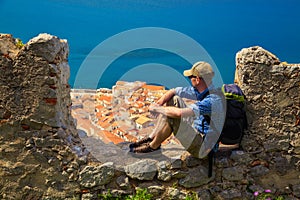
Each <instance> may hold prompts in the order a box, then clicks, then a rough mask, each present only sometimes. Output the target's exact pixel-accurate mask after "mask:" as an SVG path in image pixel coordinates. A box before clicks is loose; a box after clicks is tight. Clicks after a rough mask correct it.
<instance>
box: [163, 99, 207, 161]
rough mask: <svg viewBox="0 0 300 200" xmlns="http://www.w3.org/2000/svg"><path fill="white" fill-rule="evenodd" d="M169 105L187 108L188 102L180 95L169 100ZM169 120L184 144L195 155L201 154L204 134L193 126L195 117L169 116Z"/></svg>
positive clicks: (174, 132)
mask: <svg viewBox="0 0 300 200" xmlns="http://www.w3.org/2000/svg"><path fill="white" fill-rule="evenodd" d="M167 106H175V107H178V108H186V107H187V106H186V104H185V102H184V101H183V99H182V98H180V97H179V96H174V97H173V98H172V99H170V100H169V101H168V102H167ZM167 122H168V123H169V125H170V127H171V128H172V131H173V134H174V135H175V137H176V138H177V139H178V140H179V141H180V143H181V144H182V146H183V147H184V148H185V149H186V150H187V151H188V152H189V153H190V154H192V155H193V156H195V157H197V156H198V155H199V150H200V147H201V144H202V142H203V135H202V134H201V133H199V132H198V131H197V130H196V129H195V128H194V127H193V117H183V118H181V119H179V118H171V117H168V118H167Z"/></svg>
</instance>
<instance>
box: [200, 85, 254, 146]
mask: <svg viewBox="0 0 300 200" xmlns="http://www.w3.org/2000/svg"><path fill="white" fill-rule="evenodd" d="M220 90H221V91H220ZM212 93H217V94H219V95H224V98H225V100H226V117H225V122H224V126H223V129H222V132H221V135H220V138H219V140H218V142H221V143H223V144H228V145H230V144H237V143H240V142H241V140H242V138H243V135H244V130H245V129H247V127H248V123H247V116H246V112H245V95H244V93H243V92H242V90H241V88H240V87H239V86H238V85H236V84H224V85H223V86H222V88H220V89H219V90H216V91H212ZM208 94H209V92H207V94H205V96H204V98H205V97H206V96H207V95H208ZM204 118H205V120H206V121H207V122H208V123H210V116H208V115H205V116H204Z"/></svg>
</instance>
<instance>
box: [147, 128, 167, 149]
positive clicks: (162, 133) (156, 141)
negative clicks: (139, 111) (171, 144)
mask: <svg viewBox="0 0 300 200" xmlns="http://www.w3.org/2000/svg"><path fill="white" fill-rule="evenodd" d="M171 134H172V128H171V127H170V125H169V123H165V125H164V126H163V128H162V129H160V130H158V132H157V133H156V134H155V136H154V138H153V140H152V142H151V143H150V147H151V148H152V149H157V148H158V147H159V146H160V145H161V143H162V142H163V141H165V140H166V139H167V138H168V137H170V136H171Z"/></svg>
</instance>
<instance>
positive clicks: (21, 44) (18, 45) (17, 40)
mask: <svg viewBox="0 0 300 200" xmlns="http://www.w3.org/2000/svg"><path fill="white" fill-rule="evenodd" d="M16 46H17V47H18V48H19V49H21V48H22V47H23V46H24V44H23V42H22V40H21V39H19V38H17V39H16Z"/></svg>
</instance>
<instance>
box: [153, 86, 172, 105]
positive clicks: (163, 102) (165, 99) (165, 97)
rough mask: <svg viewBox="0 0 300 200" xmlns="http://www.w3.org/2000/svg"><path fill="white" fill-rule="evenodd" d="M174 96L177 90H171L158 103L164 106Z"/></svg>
mask: <svg viewBox="0 0 300 200" xmlns="http://www.w3.org/2000/svg"><path fill="white" fill-rule="evenodd" d="M174 95H175V89H171V90H169V91H168V92H166V93H165V94H164V95H163V96H162V97H161V98H160V99H159V100H158V101H157V102H156V103H157V104H158V105H160V106H162V105H164V104H165V103H166V102H167V101H169V100H170V99H171V98H172V97H173V96H174Z"/></svg>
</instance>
